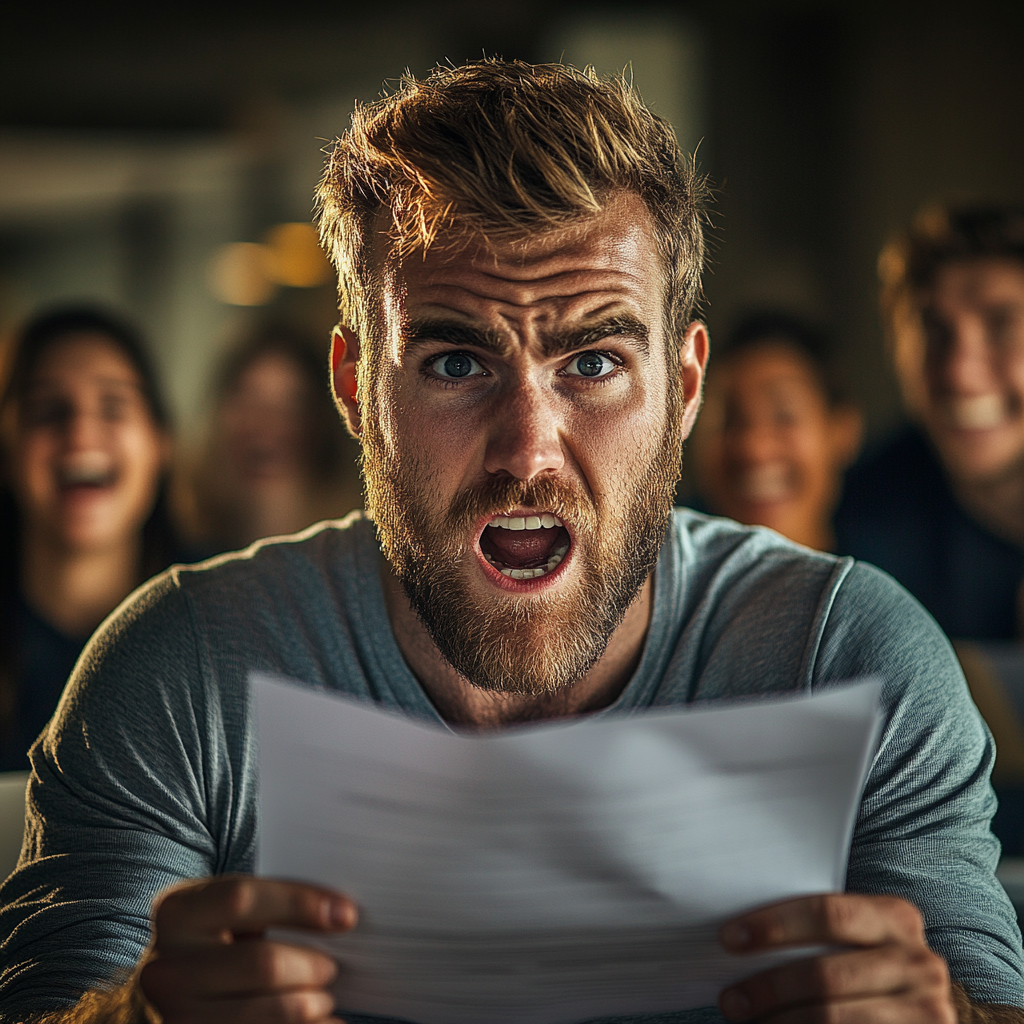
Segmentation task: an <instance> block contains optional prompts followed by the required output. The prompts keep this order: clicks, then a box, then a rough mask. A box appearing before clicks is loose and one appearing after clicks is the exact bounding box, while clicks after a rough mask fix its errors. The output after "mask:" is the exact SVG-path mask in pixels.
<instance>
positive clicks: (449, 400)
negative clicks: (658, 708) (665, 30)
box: [334, 196, 708, 726]
mask: <svg viewBox="0 0 1024 1024" xmlns="http://www.w3.org/2000/svg"><path fill="white" fill-rule="evenodd" d="M461 252H462V254H461V255H458V256H456V257H455V258H452V256H451V254H450V253H449V252H447V251H445V249H444V247H443V246H439V247H438V248H436V249H432V250H431V251H430V252H429V253H428V254H427V256H426V258H425V259H414V260H410V261H409V262H408V264H407V266H406V267H404V268H403V271H402V273H401V275H400V276H399V277H398V279H397V280H395V281H393V282H392V283H391V285H390V288H389V294H388V295H387V296H386V298H385V303H386V305H387V307H388V308H389V309H392V310H401V314H400V316H399V317H398V318H397V319H396V320H389V323H388V333H389V338H393V339H394V341H393V344H391V345H389V351H390V358H389V359H388V360H387V361H386V362H385V365H383V366H375V367H374V369H373V374H372V380H373V389H374V395H373V396H372V404H373V405H374V406H375V407H381V406H383V407H384V408H383V411H382V412H381V413H380V415H381V419H382V420H384V429H383V430H382V431H381V432H382V433H383V435H384V437H385V444H387V445H388V446H389V447H388V450H386V452H385V453H384V457H383V459H382V461H385V462H386V463H387V465H388V466H389V467H390V466H394V465H395V464H398V463H400V461H401V460H402V458H403V457H407V456H408V453H409V450H410V447H409V446H410V443H413V444H414V448H413V451H414V454H415V458H416V463H415V465H416V471H417V473H418V475H419V479H420V480H421V481H423V482H425V483H427V484H428V490H429V493H430V494H431V495H432V496H433V501H432V504H433V508H432V509H430V510H428V511H429V512H430V513H432V514H433V515H434V516H435V517H438V518H439V517H440V516H441V514H442V513H443V511H444V510H445V509H447V508H448V507H449V506H450V505H451V503H452V501H453V500H454V498H455V496H456V495H457V494H458V493H459V492H461V491H466V490H471V489H473V488H474V487H476V486H478V485H480V484H482V483H485V482H486V481H487V480H488V479H494V478H498V479H501V478H514V479H516V480H520V481H526V482H532V481H535V480H540V479H553V480H556V481H559V482H561V483H564V484H565V485H566V486H571V487H572V488H573V489H574V490H576V491H577V492H579V493H581V494H583V495H586V496H589V498H590V499H591V501H592V502H593V503H594V504H595V505H596V507H597V508H598V510H600V509H604V510H606V511H605V513H604V516H603V517H602V518H601V520H600V524H599V529H600V528H603V529H604V530H608V531H613V530H614V529H616V527H617V523H618V521H619V520H620V519H621V511H622V507H623V504H624V503H625V502H626V501H627V500H628V496H629V493H630V487H631V485H632V484H633V483H634V481H636V480H637V478H638V474H639V473H640V471H641V468H642V467H643V466H644V465H646V464H648V463H649V462H650V461H651V460H652V459H653V458H654V454H655V449H656V446H658V445H659V444H660V442H661V438H662V434H663V431H664V427H665V423H666V406H667V402H668V387H667V361H666V346H667V345H668V344H669V342H668V339H667V337H666V333H665V324H664V316H663V307H662V286H661V283H660V280H659V279H658V278H657V277H655V278H654V279H653V280H652V276H651V274H650V268H651V267H656V266H658V256H657V250H656V247H655V241H654V235H653V225H652V223H651V220H650V217H649V214H647V211H646V209H645V208H644V207H643V205H642V204H641V203H640V201H639V200H637V199H635V198H634V197H632V196H629V197H622V198H621V199H620V200H618V201H617V202H615V203H610V204H609V207H608V208H607V209H606V211H605V212H604V213H603V214H602V215H600V216H599V217H598V218H595V220H594V221H592V222H589V223H588V224H587V226H586V227H585V228H582V229H581V228H574V229H573V230H572V231H569V232H561V233H557V234H552V235H549V236H545V237H543V238H541V239H539V240H538V239H534V240H531V241H529V242H528V243H526V244H524V243H522V242H519V243H516V244H510V245H502V246H498V247H497V248H496V249H495V250H490V249H487V248H485V247H481V248H479V249H477V250H475V251H472V252H469V251H466V250H462V251H461ZM627 317H628V318H630V319H632V320H635V321H636V322H637V324H638V325H642V327H643V328H644V335H645V336H642V335H640V334H639V333H638V332H627V333H622V334H617V335H614V336H612V335H609V336H604V337H601V336H599V337H598V338H596V339H591V340H589V341H588V342H587V344H585V345H573V346H571V347H570V348H569V349H568V350H562V349H561V347H557V348H556V345H557V343H558V341H559V339H561V338H563V337H567V336H569V335H570V334H572V333H573V332H578V331H580V330H582V329H584V328H587V327H591V326H593V325H594V324H598V323H602V322H605V321H607V320H609V319H611V318H618V319H624V318H627ZM424 320H429V321H434V322H436V321H443V322H444V323H446V324H456V325H460V326H462V327H463V328H468V329H470V330H471V331H475V332H476V333H477V334H479V335H481V337H480V339H479V341H478V342H477V343H476V344H470V343H467V341H466V338H465V337H462V338H459V340H458V341H457V342H452V341H446V340H443V339H441V338H434V337H430V336H426V337H422V338H417V339H416V342H415V344H403V342H402V328H403V324H409V323H413V324H415V323H417V322H421V321H424ZM484 332H491V334H492V335H493V336H494V338H495V342H496V343H495V344H493V345H488V346H485V345H484V343H483V342H484V340H485V339H484V337H483V335H484ZM466 333H469V331H467V332H466ZM342 344H344V347H343V348H342ZM707 345H708V342H707V333H706V330H705V328H704V326H703V325H702V324H699V323H694V324H693V325H691V326H690V328H689V329H688V330H687V332H686V336H685V338H684V339H683V353H682V359H681V362H680V366H679V374H680V378H681V388H682V393H683V396H684V399H685V401H686V402H687V408H686V412H685V413H684V414H683V419H682V425H681V430H682V432H683V435H684V436H685V434H687V433H689V431H690V429H691V428H692V425H693V421H694V418H695V416H696V412H697V408H698V401H697V399H698V396H699V394H700V386H701V382H702V379H703V369H704V364H705V361H706V359H707ZM455 352H464V353H466V354H469V355H470V356H472V358H473V360H474V362H476V363H477V364H478V366H479V370H480V372H479V373H476V372H474V374H473V375H472V376H469V377H467V378H464V379H463V380H460V381H456V382H451V381H447V380H445V379H443V378H441V377H440V376H438V375H437V374H436V373H434V372H433V369H432V367H434V366H435V365H437V364H438V363H443V358H442V357H444V356H445V355H446V354H450V353H455ZM585 352H603V353H606V354H607V356H608V357H610V358H608V360H607V369H608V370H609V371H610V372H608V373H607V374H606V375H605V376H602V377H601V378H600V379H597V380H588V379H586V378H583V377H581V376H579V375H578V374H574V373H573V371H574V370H577V369H578V359H579V357H580V355H581V353H585ZM334 362H335V366H336V371H335V388H336V392H337V394H338V398H339V400H340V402H341V403H342V405H343V408H344V410H345V412H346V415H347V417H348V421H349V426H350V428H351V429H352V431H353V432H354V433H357V434H358V433H359V432H361V430H362V427H363V424H362V421H361V416H362V412H361V408H360V405H359V404H358V403H357V401H356V397H357V392H358V390H359V374H358V373H357V368H358V367H359V366H360V346H359V341H358V339H356V338H355V336H354V335H353V334H352V332H350V331H345V330H343V331H342V332H341V333H340V334H339V336H337V337H336V338H335V352H334ZM453 384H454V386H453ZM368 386H369V385H367V387H368ZM427 437H429V439H430V443H429V445H425V444H421V443H415V442H413V439H420V438H427ZM510 511H511V510H510ZM518 511H519V512H520V513H522V514H524V515H528V514H530V513H531V512H538V513H539V512H542V511H544V509H540V508H538V509H530V508H520V509H518ZM482 525H483V524H482V523H481V524H476V529H477V531H479V530H480V529H481V528H482ZM474 538H475V534H474V533H473V532H472V531H467V533H466V536H465V538H464V543H465V546H466V547H471V546H472V545H473V542H474ZM593 539H594V538H588V537H586V536H581V535H579V534H577V536H576V539H575V541H574V546H575V545H578V546H581V547H582V546H583V545H585V544H587V542H588V540H589V541H593ZM562 568H563V571H562V572H560V573H559V574H557V575H555V576H552V577H545V578H544V579H543V580H533V581H530V583H529V584H527V585H524V586H521V587H514V588H512V587H510V586H509V583H510V582H511V581H504V580H499V581H498V582H497V583H495V581H493V580H492V579H491V578H489V577H488V574H487V571H486V569H485V568H484V567H483V566H482V564H481V560H480V559H479V558H468V559H466V562H465V565H464V572H463V573H462V575H461V578H460V582H461V585H462V587H463V588H464V589H465V591H466V592H467V593H468V594H469V595H470V596H471V598H472V601H473V603H474V605H475V609H476V610H477V613H478V614H480V615H487V614H489V613H491V612H493V611H495V610H497V609H499V608H500V607H501V606H502V605H503V604H504V603H506V602H508V601H510V600H517V601H523V602H528V601H532V600H535V599H536V598H537V597H538V596H541V595H547V596H548V597H549V598H554V599H561V598H563V597H564V598H566V599H567V598H568V597H569V596H570V595H571V594H572V593H573V591H574V589H578V588H579V587H580V585H581V580H580V569H579V562H578V561H577V562H574V561H572V560H568V564H567V565H565V566H563V567H562ZM492 575H493V574H492ZM538 584H543V587H541V586H539V585H538ZM385 586H386V593H387V599H388V610H389V614H390V615H391V618H392V623H393V625H394V627H395V635H396V637H397V638H398V643H399V646H400V647H401V649H402V652H403V654H404V655H405V657H406V659H407V660H408V662H409V664H410V666H411V667H412V669H413V671H414V672H415V674H416V675H417V677H418V678H419V679H420V681H421V682H422V684H423V686H424V688H425V689H426V691H427V693H428V695H429V696H430V697H431V699H432V700H433V701H434V703H435V704H436V705H437V707H438V708H439V709H440V710H441V712H442V714H444V715H445V716H446V717H447V718H449V719H450V720H452V721H454V722H459V723H461V724H465V725H475V726H493V725H499V724H502V723H505V722H511V721H521V720H525V719H528V718H536V717H552V716H556V715H563V714H573V713H579V712H581V711H585V710H594V709H596V708H599V707H603V706H605V705H606V704H608V703H610V702H611V701H612V700H614V699H615V697H616V696H617V695H618V693H619V692H620V691H621V689H622V687H623V685H624V684H625V682H626V681H627V679H628V678H629V675H630V674H631V672H632V669H633V668H634V667H635V664H636V662H637V660H638V658H639V655H640V653H641V650H642V647H643V640H644V636H645V634H646V630H647V623H648V621H649V617H650V584H649V581H648V582H647V583H645V584H644V585H643V587H642V589H641V591H640V594H639V595H638V598H637V600H636V601H635V602H634V603H633V605H632V606H631V607H630V608H629V610H628V611H627V613H626V617H625V620H624V621H623V623H622V625H621V626H620V627H619V628H618V629H617V630H616V631H615V632H614V634H613V635H612V638H611V640H610V641H609V643H608V646H607V648H606V651H605V655H604V656H603V657H602V658H601V659H600V661H599V662H598V663H597V664H596V665H594V667H593V668H592V669H591V670H590V671H589V672H588V673H587V674H586V675H585V676H584V677H583V678H581V679H579V681H578V682H576V684H575V685H574V686H572V688H571V689H568V690H562V691H560V692H557V693H553V694H550V695H546V696H543V697H541V698H540V699H538V698H537V697H535V696H526V695H517V694H499V693H493V692H490V691H487V690H482V689H480V688H479V687H476V686H473V685H471V684H470V683H469V682H468V681H467V680H466V679H464V678H463V677H461V676H460V675H459V674H458V673H456V672H455V671H454V670H453V669H452V667H451V666H450V665H449V664H448V662H446V661H445V659H444V658H443V656H442V655H441V654H440V652H439V651H438V650H437V648H436V647H435V646H434V644H433V642H432V641H431V639H430V637H429V636H428V635H427V633H426V631H425V629H424V627H423V625H422V624H421V623H420V621H419V619H418V618H417V617H416V615H415V614H414V612H413V610H412V608H411V607H410V605H409V603H408V601H407V600H406V598H405V595H404V593H403V592H402V590H401V588H400V587H399V586H398V584H397V582H396V581H395V579H394V576H393V574H391V573H387V574H386V580H385ZM523 642H529V638H523ZM534 642H535V643H536V645H537V647H538V648H540V647H541V646H542V642H543V636H540V637H538V638H537V640H536V641H534ZM540 656H541V655H540V654H539V653H538V657H540Z"/></svg>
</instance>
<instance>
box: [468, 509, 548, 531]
mask: <svg viewBox="0 0 1024 1024" xmlns="http://www.w3.org/2000/svg"><path fill="white" fill-rule="evenodd" d="M487 525H488V526H490V527H493V528H494V529H500V530H550V529H551V528H552V527H554V526H564V525H565V524H564V523H563V522H562V520H561V519H559V518H558V516H553V515H552V514H551V513H550V512H545V513H544V514H543V515H540V516H513V517H512V518H509V517H508V516H495V518H494V519H492V520H491V521H490V522H489V523H488V524H487Z"/></svg>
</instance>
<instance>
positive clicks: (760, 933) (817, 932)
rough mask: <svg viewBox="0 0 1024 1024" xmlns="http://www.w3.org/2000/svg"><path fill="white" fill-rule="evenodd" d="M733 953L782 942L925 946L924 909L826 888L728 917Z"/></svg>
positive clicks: (725, 937) (725, 931) (726, 932)
mask: <svg viewBox="0 0 1024 1024" xmlns="http://www.w3.org/2000/svg"><path fill="white" fill-rule="evenodd" d="M719 938H720V939H721V942H722V945H723V946H724V947H725V948H726V949H727V950H730V951H731V952H735V953H741V952H753V951H756V950H764V949H778V948H781V947H784V946H814V945H845V946H879V945H883V944H884V943H887V942H900V943H913V944H916V945H924V944H925V939H924V921H923V919H922V918H921V912H920V911H919V910H918V909H917V908H916V907H915V906H914V905H913V904H912V903H908V902H907V901H906V900H901V899H899V898H898V897H896V896H859V895H855V894H851V893H826V894H823V895H819V896H804V897H801V898H800V899H795V900H786V901H785V902H783V903H775V904H772V905H771V906H768V907H760V908H758V909H757V910H752V911H751V912H750V913H748V914H744V915H743V916H742V917H737V918H734V919H733V920H732V921H727V922H726V923H725V924H724V925H722V928H721V930H720V932H719Z"/></svg>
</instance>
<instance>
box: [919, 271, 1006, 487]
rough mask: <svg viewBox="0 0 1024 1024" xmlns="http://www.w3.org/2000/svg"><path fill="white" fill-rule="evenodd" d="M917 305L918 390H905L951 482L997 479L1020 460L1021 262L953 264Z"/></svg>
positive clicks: (937, 279) (940, 273)
mask: <svg viewBox="0 0 1024 1024" xmlns="http://www.w3.org/2000/svg"><path fill="white" fill-rule="evenodd" d="M921 305H922V308H921V328H922V330H923V341H924V346H923V347H924V359H923V361H922V362H923V366H922V367H921V370H920V373H921V376H922V377H923V380H922V382H921V383H922V384H923V386H918V387H917V388H916V390H915V383H916V381H913V380H910V381H904V384H905V389H906V390H908V391H909V392H911V393H916V394H919V395H920V396H921V397H920V400H919V403H918V404H919V405H920V408H919V409H918V410H917V411H918V412H919V414H920V416H921V418H922V419H923V421H924V425H925V428H926V429H927V431H928V433H929V435H930V436H931V438H932V441H933V442H934V444H935V446H936V447H937V448H938V450H939V453H940V455H941V456H942V460H943V462H944V463H945V464H946V468H947V469H948V471H949V472H950V473H951V474H952V476H953V477H954V478H955V479H961V480H963V481H965V482H983V481H986V480H994V479H998V478H999V477H1001V476H1003V475H1005V474H1006V473H1008V472H1012V471H1013V470H1014V469H1016V468H1019V467H1020V466H1021V465H1022V463H1024V265H1021V264H1020V263H1017V262H1014V261H1010V260H988V259H986V260H972V261H969V262H963V263H951V264H949V265H947V266H945V267H942V268H941V269H940V270H939V272H938V274H937V276H936V279H935V284H934V286H933V288H932V289H931V291H930V293H929V294H928V295H926V296H925V297H924V298H923V301H922V304H921ZM915 369H916V368H915ZM908 372H909V373H915V370H910V371H906V370H905V371H904V373H905V374H907V373H908Z"/></svg>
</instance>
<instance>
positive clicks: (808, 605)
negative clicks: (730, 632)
mask: <svg viewBox="0 0 1024 1024" xmlns="http://www.w3.org/2000/svg"><path fill="white" fill-rule="evenodd" d="M672 534H673V536H672V538H671V539H672V544H671V547H672V548H674V549H675V562H674V564H673V565H672V570H673V574H674V575H675V576H676V578H677V580H678V581H679V583H681V584H682V585H683V586H684V587H685V589H686V591H687V592H688V594H689V596H690V598H691V599H693V600H699V601H700V602H701V603H703V604H705V605H709V604H710V605H714V606H715V607H721V608H722V609H723V610H725V609H728V608H731V607H733V606H734V605H736V604H737V603H738V602H739V603H743V604H745V605H746V606H748V608H749V604H750V602H755V603H759V604H763V605H773V606H778V605H780V604H781V605H782V606H784V607H786V608H792V609H794V610H796V614H798V615H805V614H806V613H807V612H809V611H810V610H812V609H813V608H814V607H816V606H817V604H818V602H819V600H820V597H821V593H822V588H824V587H828V586H833V585H834V584H835V583H836V582H837V581H838V580H840V579H842V577H843V576H844V575H845V574H846V572H847V571H848V570H849V568H850V566H851V565H852V564H853V563H852V560H851V559H841V558H837V557H836V556H835V555H831V554H828V553H826V552H822V551H813V550H811V549H810V548H806V547H803V546H802V545H800V544H794V543H793V542H792V541H789V540H787V539H786V538H785V537H782V536H781V535H780V534H778V533H776V532H775V531H774V530H769V529H766V528H765V527H761V526H741V525H740V524H739V523H736V522H733V521H732V520H731V519H723V518H720V517H717V516H709V515H704V514H703V513H700V512H694V511H692V510H690V509H677V510H676V512H675V514H674V516H673V521H672Z"/></svg>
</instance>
